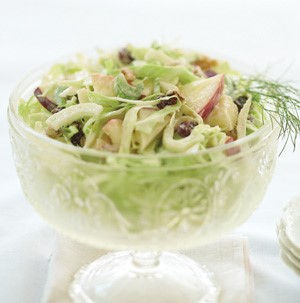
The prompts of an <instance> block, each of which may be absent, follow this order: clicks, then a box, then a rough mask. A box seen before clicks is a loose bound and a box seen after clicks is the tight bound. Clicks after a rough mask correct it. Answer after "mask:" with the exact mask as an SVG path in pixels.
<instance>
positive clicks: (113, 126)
mask: <svg viewBox="0 0 300 303" xmlns="http://www.w3.org/2000/svg"><path fill="white" fill-rule="evenodd" d="M122 122H123V121H122V120H121V119H111V120H109V121H108V122H107V123H106V124H105V125H104V126H103V128H102V131H103V132H104V133H105V134H106V135H107V136H108V137H109V138H110V140H111V143H112V145H113V146H115V147H117V148H118V149H119V147H120V144H121V133H122Z"/></svg>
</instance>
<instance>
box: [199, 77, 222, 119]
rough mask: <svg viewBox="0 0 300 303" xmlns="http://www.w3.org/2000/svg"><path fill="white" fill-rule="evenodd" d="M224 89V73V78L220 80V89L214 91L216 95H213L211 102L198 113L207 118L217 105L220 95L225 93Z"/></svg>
mask: <svg viewBox="0 0 300 303" xmlns="http://www.w3.org/2000/svg"><path fill="white" fill-rule="evenodd" d="M223 89H224V75H222V78H221V80H220V84H219V86H218V89H217V90H216V92H215V93H214V95H213V96H212V97H211V99H210V100H209V102H208V103H207V104H206V105H205V106H204V107H203V108H202V109H201V110H200V112H198V114H199V115H200V116H201V117H202V118H203V119H205V118H207V116H208V115H209V114H210V113H211V111H212V110H213V109H214V107H215V106H216V105H217V103H218V102H219V100H220V97H221V95H222V93H223Z"/></svg>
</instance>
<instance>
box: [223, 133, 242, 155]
mask: <svg viewBox="0 0 300 303" xmlns="http://www.w3.org/2000/svg"><path fill="white" fill-rule="evenodd" d="M233 141H235V140H234V139H233V138H232V137H231V136H228V137H227V138H226V141H225V144H227V143H231V142H233ZM240 151H241V149H240V147H239V146H235V147H232V148H229V149H226V150H225V154H226V156H233V155H236V154H238V153H239V152H240Z"/></svg>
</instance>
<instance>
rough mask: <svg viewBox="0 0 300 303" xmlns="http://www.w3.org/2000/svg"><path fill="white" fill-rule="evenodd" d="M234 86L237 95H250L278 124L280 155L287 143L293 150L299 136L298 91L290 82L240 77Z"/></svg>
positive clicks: (299, 95) (299, 110)
mask: <svg viewBox="0 0 300 303" xmlns="http://www.w3.org/2000/svg"><path fill="white" fill-rule="evenodd" d="M234 86H235V88H236V89H237V90H238V91H239V94H251V95H252V100H253V102H256V103H257V104H258V105H259V106H260V107H261V108H262V110H263V112H265V113H267V114H268V115H269V116H270V117H271V120H273V121H275V122H277V123H278V125H279V127H280V132H279V137H280V138H284V139H285V143H284V146H283V148H282V150H281V152H280V154H281V153H282V151H283V150H284V149H285V147H286V145H287V143H288V142H289V141H291V142H292V144H293V147H294V150H295V148H296V143H297V138H298V136H299V134H300V90H299V89H297V88H296V87H294V86H293V85H292V84H291V83H290V82H283V81H280V80H271V79H268V78H266V77H264V76H261V75H256V76H245V77H240V78H238V80H237V81H234Z"/></svg>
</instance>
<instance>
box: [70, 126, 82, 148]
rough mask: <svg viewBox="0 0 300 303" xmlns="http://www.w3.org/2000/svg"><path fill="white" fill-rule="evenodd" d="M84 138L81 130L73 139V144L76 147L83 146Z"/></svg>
mask: <svg viewBox="0 0 300 303" xmlns="http://www.w3.org/2000/svg"><path fill="white" fill-rule="evenodd" d="M83 137H84V133H83V131H82V130H81V129H80V130H79V131H78V133H76V134H74V135H73V136H72V137H71V143H72V144H73V145H75V146H82V139H83Z"/></svg>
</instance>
